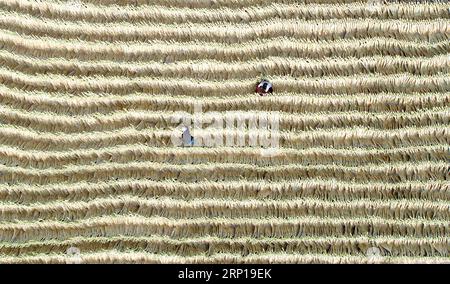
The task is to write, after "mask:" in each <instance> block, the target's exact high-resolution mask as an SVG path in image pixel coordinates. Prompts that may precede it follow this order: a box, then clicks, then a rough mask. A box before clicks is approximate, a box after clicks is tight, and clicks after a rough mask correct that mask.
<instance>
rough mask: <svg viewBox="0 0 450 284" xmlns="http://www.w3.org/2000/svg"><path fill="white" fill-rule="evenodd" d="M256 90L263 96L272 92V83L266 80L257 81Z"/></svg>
mask: <svg viewBox="0 0 450 284" xmlns="http://www.w3.org/2000/svg"><path fill="white" fill-rule="evenodd" d="M256 92H257V93H258V94H259V95H260V96H265V95H267V94H270V93H272V92H273V87H272V83H270V82H269V81H267V80H262V81H261V82H259V83H258V85H256Z"/></svg>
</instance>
